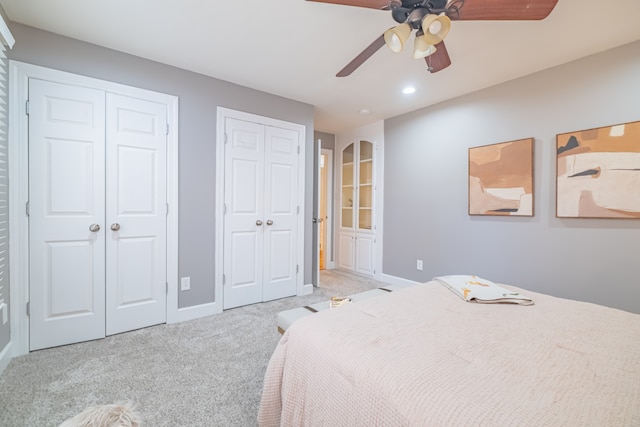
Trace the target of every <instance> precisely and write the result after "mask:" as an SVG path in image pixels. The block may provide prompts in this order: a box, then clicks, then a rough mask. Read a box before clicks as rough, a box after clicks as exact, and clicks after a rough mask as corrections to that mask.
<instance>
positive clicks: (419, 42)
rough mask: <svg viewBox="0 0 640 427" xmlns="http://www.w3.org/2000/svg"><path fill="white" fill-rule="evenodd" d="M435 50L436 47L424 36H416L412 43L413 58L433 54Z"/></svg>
mask: <svg viewBox="0 0 640 427" xmlns="http://www.w3.org/2000/svg"><path fill="white" fill-rule="evenodd" d="M436 50H437V49H436V47H435V46H434V45H432V44H429V42H428V41H427V39H425V37H424V36H416V41H415V43H414V45H413V59H420V58H425V57H427V56H429V55H433V54H434V53H435V52H436Z"/></svg>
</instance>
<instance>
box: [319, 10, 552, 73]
mask: <svg viewBox="0 0 640 427" xmlns="http://www.w3.org/2000/svg"><path fill="white" fill-rule="evenodd" d="M307 1H315V2H320V3H332V4H340V5H347V6H357V7H366V8H370V9H380V10H390V11H391V16H392V17H393V19H394V20H395V21H396V22H397V23H398V25H396V26H395V27H391V28H389V29H388V30H387V31H385V32H384V33H383V34H381V35H380V36H379V37H378V38H377V39H375V40H374V41H373V43H371V44H370V45H369V46H367V47H366V48H365V49H364V50H363V51H362V52H361V53H360V54H359V55H358V56H356V57H355V58H354V59H353V60H352V61H351V62H349V63H348V64H347V65H346V66H345V67H344V68H343V69H342V70H340V71H339V72H338V74H336V77H346V76H348V75H350V74H351V73H353V72H354V71H355V70H356V69H357V68H358V67H359V66H361V65H362V64H363V63H364V62H365V61H366V60H367V59H369V58H370V57H371V56H372V55H373V54H374V53H376V52H377V51H378V50H379V49H380V48H381V47H382V46H384V45H385V44H386V45H387V46H388V47H389V48H390V49H391V50H392V51H393V52H396V53H398V52H400V51H401V50H402V48H403V47H404V45H405V44H406V42H407V40H408V39H409V36H410V35H411V32H412V31H413V30H416V35H415V41H414V50H413V58H414V59H420V58H424V60H425V62H426V63H427V70H428V71H429V72H431V73H436V72H438V71H441V70H443V69H445V68H447V67H448V66H449V65H451V59H450V58H449V53H448V52H447V48H446V46H445V44H444V38H445V37H446V36H447V34H448V33H449V30H450V28H451V21H481V20H484V21H490V20H491V21H498V20H500V21H507V20H540V19H544V18H546V17H547V16H549V14H550V13H551V11H552V10H553V8H554V7H555V6H556V3H558V0H307Z"/></svg>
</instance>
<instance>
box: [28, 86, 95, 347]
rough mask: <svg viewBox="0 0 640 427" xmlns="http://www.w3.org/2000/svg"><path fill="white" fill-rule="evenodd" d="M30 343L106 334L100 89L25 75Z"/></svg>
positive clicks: (70, 340)
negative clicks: (26, 76)
mask: <svg viewBox="0 0 640 427" xmlns="http://www.w3.org/2000/svg"><path fill="white" fill-rule="evenodd" d="M29 102H30V114H29V195H30V199H29V210H30V215H29V216H30V218H29V221H30V228H29V256H30V267H29V276H30V307H31V310H30V311H31V314H30V348H31V350H37V349H41V348H46V347H53V346H58V345H64V344H70V343H74V342H79V341H86V340H91V339H96V338H102V337H104V336H105V295H104V289H105V263H104V258H105V224H104V209H105V193H104V188H105V170H104V168H105V166H104V149H105V131H104V114H105V107H104V105H105V94H104V92H102V91H97V90H93V89H87V88H80V87H76V86H70V85H63V84H57V83H51V82H47V81H42V80H35V79H31V80H30V82H29Z"/></svg>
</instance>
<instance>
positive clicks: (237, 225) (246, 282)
mask: <svg viewBox="0 0 640 427" xmlns="http://www.w3.org/2000/svg"><path fill="white" fill-rule="evenodd" d="M225 132H226V134H227V143H226V145H225V177H226V178H225V185H224V200H225V211H226V213H225V217H224V221H225V227H224V236H223V238H224V243H223V245H224V259H223V264H224V296H223V299H224V308H225V309H227V308H233V307H238V306H241V305H247V304H254V303H256V302H260V301H262V274H263V262H264V256H263V245H264V231H263V227H264V225H263V223H264V221H265V219H264V217H263V211H264V161H263V159H264V130H263V126H262V125H259V124H256V123H251V122H246V121H242V120H236V119H231V118H227V119H226V120H225Z"/></svg>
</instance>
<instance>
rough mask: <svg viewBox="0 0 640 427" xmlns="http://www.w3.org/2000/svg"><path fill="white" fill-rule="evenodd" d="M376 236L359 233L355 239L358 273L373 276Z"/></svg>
mask: <svg viewBox="0 0 640 427" xmlns="http://www.w3.org/2000/svg"><path fill="white" fill-rule="evenodd" d="M373 257H374V236H373V235H366V234H364V233H358V234H357V237H356V241H355V259H356V262H355V271H356V273H360V274H366V275H369V276H373V270H374V265H373Z"/></svg>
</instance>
